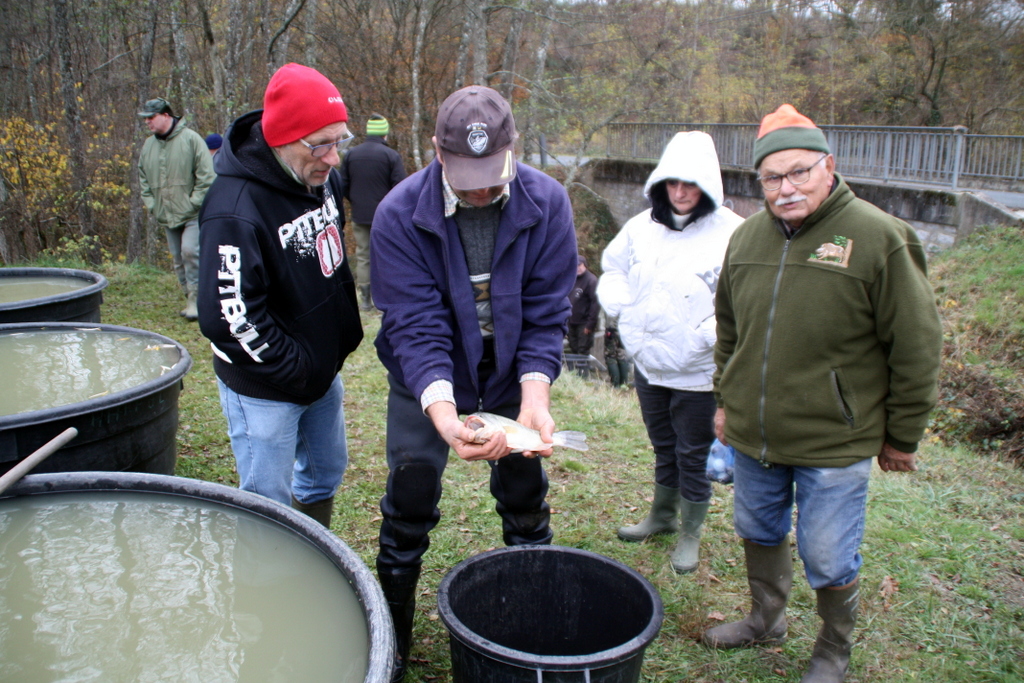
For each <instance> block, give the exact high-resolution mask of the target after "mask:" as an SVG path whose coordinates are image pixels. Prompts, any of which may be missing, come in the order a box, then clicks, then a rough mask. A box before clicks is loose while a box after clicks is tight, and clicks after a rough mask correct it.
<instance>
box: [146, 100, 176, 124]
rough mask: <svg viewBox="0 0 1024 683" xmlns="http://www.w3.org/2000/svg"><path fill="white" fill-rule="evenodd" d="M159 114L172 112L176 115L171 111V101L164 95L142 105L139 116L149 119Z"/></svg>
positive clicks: (172, 114) (172, 113) (171, 113)
mask: <svg viewBox="0 0 1024 683" xmlns="http://www.w3.org/2000/svg"><path fill="white" fill-rule="evenodd" d="M157 114H170V115H171V116H174V112H173V111H171V103H170V102H168V101H167V100H165V99H164V98H162V97H156V98H154V99H152V100H149V101H148V102H146V103H145V104H144V105H142V110H141V111H140V112H139V116H142V117H144V118H147V119H148V118H149V117H151V116H156V115H157Z"/></svg>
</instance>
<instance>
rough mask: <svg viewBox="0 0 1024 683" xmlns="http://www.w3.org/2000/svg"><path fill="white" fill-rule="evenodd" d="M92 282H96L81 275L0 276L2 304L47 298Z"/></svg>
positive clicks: (0, 302)
mask: <svg viewBox="0 0 1024 683" xmlns="http://www.w3.org/2000/svg"><path fill="white" fill-rule="evenodd" d="M92 284H95V283H93V282H91V281H89V280H86V279H84V278H80V277H60V276H51V275H44V276H38V275H8V276H5V277H0V304H12V303H14V302H16V301H28V300H30V299H45V298H46V297H49V296H55V295H57V294H67V293H68V292H74V291H75V290H78V289H85V288H86V287H88V286H89V285H92Z"/></svg>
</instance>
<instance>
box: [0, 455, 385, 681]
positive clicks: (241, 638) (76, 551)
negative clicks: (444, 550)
mask: <svg viewBox="0 0 1024 683" xmlns="http://www.w3.org/2000/svg"><path fill="white" fill-rule="evenodd" d="M0 586H2V587H3V589H2V591H0V680H3V681H52V680H62V681H64V680H67V681H71V680H76V681H78V680H83V681H84V680H89V681H203V682H204V683H205V682H207V681H231V682H232V683H251V682H254V681H259V682H261V683H262V682H264V681H287V682H289V683H291V682H300V681H301V683H321V682H323V683H327V682H330V683H388V682H389V681H390V680H391V675H392V669H393V667H394V632H393V630H392V626H391V617H390V615H389V613H388V607H387V603H386V602H385V600H384V595H383V593H382V592H381V589H380V586H379V585H378V584H377V582H376V580H375V579H374V577H373V575H372V574H371V573H370V570H369V569H367V567H366V565H365V564H363V562H362V560H360V558H359V556H358V555H356V554H355V553H354V552H353V551H352V550H351V549H350V548H349V547H348V546H347V545H346V544H345V543H344V542H342V541H341V540H339V539H338V538H337V537H336V536H334V534H332V533H331V532H330V531H328V530H327V529H325V528H324V527H322V526H320V525H319V524H318V523H316V522H314V521H313V520H312V519H310V518H308V517H306V516H305V515H302V514H300V513H298V512H296V511H295V510H292V509H291V508H289V507H286V506H284V505H281V504H279V503H277V502H275V501H272V500H270V499H268V498H264V497H262V496H258V495H256V494H253V493H248V492H246V491H239V490H238V489H233V488H230V487H227V486H222V485H220V484H213V483H209V482H203V481H196V480H193V479H184V478H180V477H168V476H162V475H152V474H139V473H130V472H73V473H59V474H41V475H29V476H27V477H25V478H24V479H22V480H21V481H20V482H18V483H17V484H15V485H14V487H12V488H10V489H8V490H7V492H6V493H4V494H0Z"/></svg>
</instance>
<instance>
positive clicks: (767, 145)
mask: <svg viewBox="0 0 1024 683" xmlns="http://www.w3.org/2000/svg"><path fill="white" fill-rule="evenodd" d="M784 149H813V150H815V151H818V152H824V153H825V154H831V153H832V150H831V149H830V148H829V146H828V140H827V139H825V133H823V132H822V130H821V128H818V127H817V126H816V125H814V121H811V120H810V119H809V118H807V117H806V116H804V115H803V114H801V113H800V112H798V111H797V110H796V108H795V107H794V106H793V105H791V104H784V105H782V106H781V107H779V108H778V109H776V110H775V111H773V112H772V113H771V114H768V116H765V117H764V118H763V119H761V128H760V130H758V131H757V140H756V141H755V142H754V168H757V167H758V166H760V165H761V162H762V161H764V158H765V157H766V156H768V155H769V154H773V153H775V152H781V151H782V150H784Z"/></svg>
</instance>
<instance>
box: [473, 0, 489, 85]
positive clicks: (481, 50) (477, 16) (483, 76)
mask: <svg viewBox="0 0 1024 683" xmlns="http://www.w3.org/2000/svg"><path fill="white" fill-rule="evenodd" d="M485 2H486V0H469V12H470V15H471V17H472V23H471V31H470V36H471V39H470V42H471V43H472V45H473V74H472V78H473V83H474V84H475V85H487V14H486V12H485V11H484V3H485Z"/></svg>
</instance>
